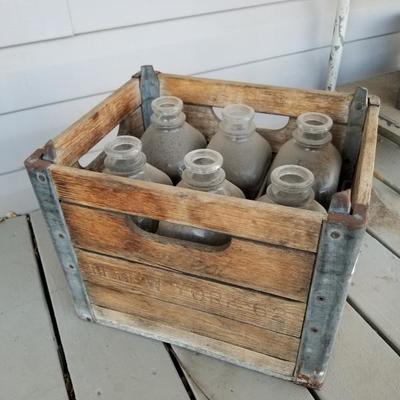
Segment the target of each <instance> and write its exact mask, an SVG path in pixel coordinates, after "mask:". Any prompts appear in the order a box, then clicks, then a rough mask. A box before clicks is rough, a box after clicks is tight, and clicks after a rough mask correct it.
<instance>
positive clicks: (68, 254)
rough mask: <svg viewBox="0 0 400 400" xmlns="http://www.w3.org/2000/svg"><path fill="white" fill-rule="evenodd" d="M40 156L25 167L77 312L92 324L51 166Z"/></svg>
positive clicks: (35, 155)
mask: <svg viewBox="0 0 400 400" xmlns="http://www.w3.org/2000/svg"><path fill="white" fill-rule="evenodd" d="M41 156H42V151H41V150H37V151H36V152H35V153H33V154H32V155H31V156H30V157H29V158H28V159H27V160H26V161H25V166H26V169H27V171H28V174H29V178H30V180H31V183H32V186H33V189H34V191H35V194H36V197H37V199H38V201H39V204H40V208H41V210H42V213H43V216H44V219H45V220H46V222H47V225H48V228H49V232H50V235H51V238H52V241H53V244H54V247H55V250H56V253H57V256H58V259H59V260H60V263H61V265H62V267H63V269H64V273H65V277H66V279H67V283H68V286H69V289H70V292H71V294H72V297H73V299H74V306H75V309H76V312H77V314H78V315H79V316H80V317H81V318H83V319H86V320H88V321H92V320H93V315H92V312H91V307H90V301H89V297H88V294H87V292H86V288H85V285H84V283H83V280H82V276H81V273H80V270H79V266H78V260H77V258H76V254H75V251H74V248H73V246H72V242H71V237H70V234H69V231H68V228H67V225H66V223H65V219H64V215H63V212H62V210H61V207H60V201H59V199H58V196H57V193H56V190H55V187H54V184H53V181H52V179H51V176H50V173H49V170H48V169H47V166H48V165H50V163H49V162H47V161H43V160H42V159H41Z"/></svg>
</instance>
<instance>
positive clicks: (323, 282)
mask: <svg viewBox="0 0 400 400" xmlns="http://www.w3.org/2000/svg"><path fill="white" fill-rule="evenodd" d="M349 196H350V191H345V192H340V193H336V194H335V196H334V197H333V199H332V202H331V206H330V208H329V217H328V221H327V222H325V223H324V224H323V227H322V231H321V236H320V243H319V246H318V252H317V259H316V262H315V267H314V273H313V278H312V281H311V288H310V293H309V298H308V302H307V311H306V315H305V320H304V324H303V331H302V336H301V341H300V348H299V354H298V358H297V363H296V369H295V380H296V381H297V382H298V383H301V384H306V385H307V386H308V387H314V388H319V387H320V386H321V385H322V382H323V380H324V377H325V374H326V371H327V366H328V360H329V356H330V353H331V350H332V346H333V343H334V339H335V335H336V332H337V329H338V325H339V321H340V318H341V315H342V312H343V308H344V305H345V301H346V297H347V293H348V288H349V285H350V281H351V277H352V274H353V272H354V267H355V263H356V261H357V257H358V254H359V250H360V246H361V242H362V238H363V234H364V231H365V220H364V217H363V216H361V215H357V213H355V214H353V215H350V207H349V206H350V199H349Z"/></svg>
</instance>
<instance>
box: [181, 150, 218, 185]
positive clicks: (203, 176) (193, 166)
mask: <svg viewBox="0 0 400 400" xmlns="http://www.w3.org/2000/svg"><path fill="white" fill-rule="evenodd" d="M222 162H223V159H222V156H221V154H219V153H218V152H216V151H214V150H210V149H199V150H193V151H191V152H189V153H188V154H186V156H185V158H184V164H185V169H184V170H183V173H182V181H183V183H184V184H185V185H186V186H187V187H189V188H191V189H195V190H201V191H204V192H214V191H217V190H218V189H219V188H220V187H221V185H222V184H223V183H224V181H225V171H224V170H223V169H222Z"/></svg>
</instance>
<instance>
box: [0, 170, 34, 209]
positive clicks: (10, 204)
mask: <svg viewBox="0 0 400 400" xmlns="http://www.w3.org/2000/svg"><path fill="white" fill-rule="evenodd" d="M38 207H39V206H38V203H37V200H36V197H35V194H34V192H33V189H32V187H31V184H30V181H29V178H28V174H27V173H26V171H25V170H21V171H18V172H13V173H11V174H6V175H0V216H2V215H5V214H6V213H8V212H9V211H14V212H16V213H17V214H22V213H27V212H30V211H32V210H35V209H37V208H38Z"/></svg>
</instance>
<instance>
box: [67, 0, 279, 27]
mask: <svg viewBox="0 0 400 400" xmlns="http://www.w3.org/2000/svg"><path fill="white" fill-rule="evenodd" d="M281 1H285V0H202V1H197V0H186V1H182V0H170V1H158V0H150V1H146V2H143V1H138V0H136V1H135V0H119V1H115V2H113V5H112V7H110V2H109V0H85V1H81V0H69V4H70V10H71V20H72V23H73V26H74V31H75V32H77V33H82V32H90V31H98V30H102V29H110V28H116V27H122V26H129V25H138V24H143V23H149V22H154V21H162V20H167V19H175V18H183V17H190V16H193V15H199V14H205V13H212V12H221V11H226V10H232V9H237V8H243V7H252V6H259V5H264V4H268V3H278V2H281Z"/></svg>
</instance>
